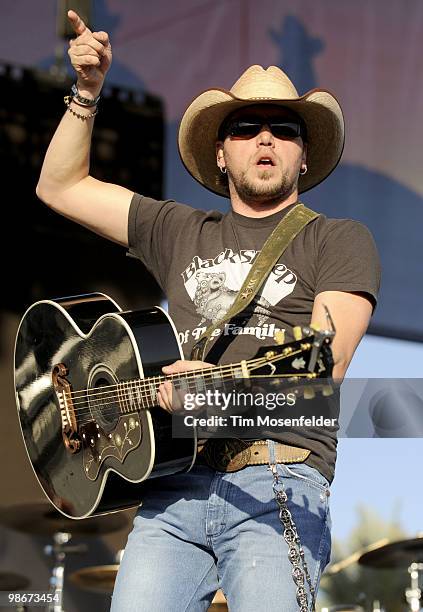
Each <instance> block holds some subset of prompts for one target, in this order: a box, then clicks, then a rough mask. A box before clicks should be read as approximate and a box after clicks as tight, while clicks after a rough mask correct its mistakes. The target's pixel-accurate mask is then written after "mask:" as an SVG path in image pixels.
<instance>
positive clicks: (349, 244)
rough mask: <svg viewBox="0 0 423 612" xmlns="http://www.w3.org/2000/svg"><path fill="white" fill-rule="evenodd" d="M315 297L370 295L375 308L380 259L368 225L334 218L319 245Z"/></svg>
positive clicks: (378, 284) (378, 285)
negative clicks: (325, 293) (333, 293)
mask: <svg viewBox="0 0 423 612" xmlns="http://www.w3.org/2000/svg"><path fill="white" fill-rule="evenodd" d="M318 262H319V263H318V270H317V281H316V289H315V296H316V295H318V294H319V293H321V292H322V291H348V292H362V293H365V294H367V296H368V298H369V300H370V301H371V303H372V304H373V309H374V308H375V307H376V303H377V296H378V293H379V287H380V275H381V271H380V259H379V254H378V251H377V248H376V244H375V241H374V239H373V236H372V235H371V233H370V231H369V230H368V229H367V227H366V226H365V225H363V224H362V223H359V222H358V221H352V220H350V219H333V220H332V223H331V224H330V225H329V228H328V231H327V232H326V234H325V236H324V239H323V240H322V242H321V244H320V246H319V257H318Z"/></svg>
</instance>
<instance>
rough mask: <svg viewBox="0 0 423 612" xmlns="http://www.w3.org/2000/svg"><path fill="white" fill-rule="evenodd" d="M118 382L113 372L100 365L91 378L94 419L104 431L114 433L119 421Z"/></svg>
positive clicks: (90, 393) (91, 403)
mask: <svg viewBox="0 0 423 612" xmlns="http://www.w3.org/2000/svg"><path fill="white" fill-rule="evenodd" d="M117 383H118V380H117V378H116V376H115V375H114V373H113V372H112V370H110V369H109V368H108V367H107V366H106V365H104V364H99V365H97V366H96V367H95V368H94V370H93V371H92V372H91V375H90V377H89V382H88V386H89V394H88V397H89V406H90V411H91V415H92V418H93V419H94V420H95V421H96V422H97V423H98V424H99V425H100V427H102V428H103V429H104V431H106V432H109V431H112V430H113V429H114V428H115V427H116V425H117V422H118V420H119V417H120V411H119V397H118V392H117V387H116V385H117Z"/></svg>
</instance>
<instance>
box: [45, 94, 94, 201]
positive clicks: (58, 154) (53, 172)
mask: <svg viewBox="0 0 423 612" xmlns="http://www.w3.org/2000/svg"><path fill="white" fill-rule="evenodd" d="M80 93H81V95H83V96H84V97H87V98H89V97H90V98H94V97H95V96H96V95H97V93H98V90H97V93H96V92H95V91H90V92H88V91H87V90H82V88H81V89H80ZM95 109H96V107H94V106H91V107H82V106H80V105H78V104H76V103H75V102H74V101H71V103H70V107H69V109H68V110H67V111H66V112H65V114H64V116H63V118H62V120H61V122H60V124H59V125H58V127H57V130H56V132H55V134H54V136H53V138H52V140H51V142H50V145H49V147H48V149H47V153H46V155H45V158H44V163H43V167H42V170H41V174H40V179H39V182H38V186H37V194H38V196H39V197H40V198H41V199H42V200H44V201H45V202H46V203H48V204H51V205H53V206H54V203H55V199H56V198H57V197H58V195H59V194H60V193H61V192H63V191H65V190H66V189H68V188H69V187H72V186H73V185H75V184H76V183H78V182H79V181H81V180H82V179H84V178H86V177H87V176H88V175H89V170H90V161H89V160H90V148H91V137H92V131H93V125H94V117H89V118H87V119H86V120H84V119H81V118H80V117H78V116H75V115H74V114H72V112H70V110H72V111H73V112H75V113H77V114H78V115H81V116H84V117H87V116H88V115H92V114H93V113H94V112H95Z"/></svg>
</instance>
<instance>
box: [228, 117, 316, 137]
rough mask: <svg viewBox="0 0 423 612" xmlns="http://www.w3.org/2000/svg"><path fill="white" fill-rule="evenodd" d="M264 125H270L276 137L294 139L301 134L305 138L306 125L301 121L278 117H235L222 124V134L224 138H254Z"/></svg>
mask: <svg viewBox="0 0 423 612" xmlns="http://www.w3.org/2000/svg"><path fill="white" fill-rule="evenodd" d="M264 125H266V126H268V127H269V129H270V131H271V132H272V134H273V136H274V137H275V138H281V139H286V140H294V138H298V137H299V136H301V137H302V138H303V139H305V126H304V125H303V124H302V123H301V122H299V121H295V120H291V121H289V120H287V119H279V118H277V117H275V118H273V119H270V118H269V119H265V118H263V119H259V118H257V119H248V118H244V119H234V120H232V121H230V122H229V123H228V124H227V125H223V126H222V129H221V130H220V135H221V137H222V140H224V139H225V138H226V137H227V136H231V138H245V139H249V138H254V137H255V136H257V135H258V134H259V133H260V132H261V130H262V128H263V126H264Z"/></svg>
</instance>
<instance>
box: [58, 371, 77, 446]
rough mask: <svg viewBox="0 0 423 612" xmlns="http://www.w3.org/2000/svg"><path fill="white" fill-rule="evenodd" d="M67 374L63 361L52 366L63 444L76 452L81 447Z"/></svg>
mask: <svg viewBox="0 0 423 612" xmlns="http://www.w3.org/2000/svg"><path fill="white" fill-rule="evenodd" d="M67 374H68V369H67V367H66V366H65V365H64V364H63V363H58V364H57V365H55V366H54V368H53V372H52V380H53V386H54V390H55V392H56V397H57V401H58V402H59V408H60V418H61V420H62V438H63V442H64V445H65V447H66V450H68V451H69V452H70V453H77V452H78V451H79V450H80V448H81V440H80V439H79V436H78V428H77V424H76V417H75V409H74V406H73V401H72V397H71V386H70V384H69V382H68V381H67V380H66V375H67Z"/></svg>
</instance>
